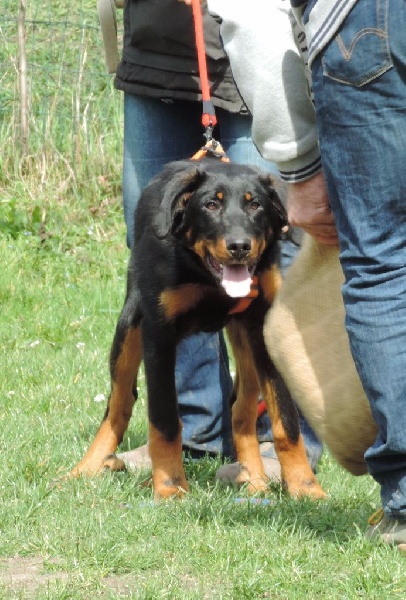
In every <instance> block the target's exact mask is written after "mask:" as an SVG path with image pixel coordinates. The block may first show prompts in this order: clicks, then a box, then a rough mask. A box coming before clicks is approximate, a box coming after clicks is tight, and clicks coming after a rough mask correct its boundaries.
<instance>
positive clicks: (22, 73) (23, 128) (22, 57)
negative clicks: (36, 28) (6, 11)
mask: <svg viewBox="0 0 406 600" xmlns="http://www.w3.org/2000/svg"><path fill="white" fill-rule="evenodd" d="M25 6H26V5H25V0H20V8H19V11H18V19H17V33H18V54H19V57H18V71H19V83H20V141H21V148H22V152H23V154H27V152H28V135H29V131H28V103H27V58H26V51H25Z"/></svg>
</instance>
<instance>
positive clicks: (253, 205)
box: [249, 200, 261, 210]
mask: <svg viewBox="0 0 406 600" xmlns="http://www.w3.org/2000/svg"><path fill="white" fill-rule="evenodd" d="M249 207H250V210H258V208H260V207H261V205H260V203H259V202H257V201H256V200H252V201H251V202H250V203H249Z"/></svg>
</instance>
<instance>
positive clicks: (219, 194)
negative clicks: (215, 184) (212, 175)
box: [216, 192, 224, 200]
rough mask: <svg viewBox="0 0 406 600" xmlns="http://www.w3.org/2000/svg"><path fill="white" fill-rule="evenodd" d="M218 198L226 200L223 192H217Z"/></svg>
mask: <svg viewBox="0 0 406 600" xmlns="http://www.w3.org/2000/svg"><path fill="white" fill-rule="evenodd" d="M216 198H217V200H224V194H223V192H216Z"/></svg>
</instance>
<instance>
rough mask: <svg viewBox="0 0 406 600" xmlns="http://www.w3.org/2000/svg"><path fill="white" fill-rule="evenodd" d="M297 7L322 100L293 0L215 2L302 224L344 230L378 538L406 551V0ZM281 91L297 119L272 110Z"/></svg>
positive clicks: (260, 137) (300, 3)
mask: <svg viewBox="0 0 406 600" xmlns="http://www.w3.org/2000/svg"><path fill="white" fill-rule="evenodd" d="M291 5H292V8H293V10H294V14H295V16H296V21H292V24H293V30H295V28H296V29H297V26H298V23H299V24H300V27H301V31H300V32H299V38H298V42H299V45H301V47H302V48H303V49H304V50H305V51H307V50H308V66H309V68H310V71H311V80H312V91H313V97H314V108H313V104H312V102H311V99H310V94H309V92H308V88H307V85H306V79H307V78H306V74H305V71H306V69H305V65H304V63H302V71H301V73H300V72H299V71H296V72H295V70H294V69H291V68H288V63H289V61H290V60H291V47H292V46H291V41H292V28H290V33H288V28H286V29H285V28H284V27H283V26H282V27H279V29H278V30H277V31H272V26H273V24H274V23H275V22H276V20H277V19H278V18H281V19H282V21H283V20H284V22H285V23H287V22H289V19H291V17H292V14H293V13H292V14H289V12H290V11H289V3H288V2H286V1H284V0H275V2H273V3H267V2H265V0H252V2H250V3H249V4H248V3H247V2H246V0H235V1H234V2H233V3H232V7H231V6H230V5H229V3H228V2H225V1H224V0H209V8H210V10H212V11H213V12H214V13H215V14H217V15H220V17H221V18H222V28H221V33H222V38H223V42H224V47H225V49H226V50H227V53H228V55H229V57H230V61H231V66H232V68H233V73H234V76H235V78H236V81H237V84H238V86H239V89H240V91H241V94H242V96H243V97H244V100H245V101H246V102H247V105H248V106H249V107H250V108H251V112H252V117H253V132H257V135H254V140H255V143H256V144H257V145H258V147H259V148H260V150H261V152H264V150H266V149H268V150H269V149H270V148H272V149H273V151H271V152H268V154H267V157H268V158H269V159H270V160H274V161H275V162H276V163H277V165H278V169H279V171H280V173H281V175H282V176H283V178H284V179H285V180H286V181H288V182H289V190H288V218H289V221H290V223H291V224H292V225H296V226H299V227H302V228H303V229H305V231H307V232H308V233H309V234H311V235H313V236H314V237H315V238H316V239H318V240H319V241H320V242H324V243H326V244H337V242H339V246H340V261H341V265H342V268H343V271H344V275H345V283H344V286H343V299H344V305H345V311H346V328H347V332H348V336H349V340H350V346H351V351H352V355H353V358H354V362H355V365H356V368H357V370H358V373H359V376H360V379H361V381H362V384H363V387H364V389H365V392H366V395H367V397H368V400H369V403H370V406H371V411H372V414H373V416H374V419H375V421H376V424H377V426H378V434H377V437H376V440H375V442H374V444H373V445H372V446H371V447H370V448H369V449H368V450H367V452H366V453H365V460H366V463H367V466H368V470H369V473H370V474H371V475H372V477H373V478H374V479H375V480H376V481H377V482H378V483H379V485H380V490H381V503H382V509H380V510H379V511H378V514H377V515H374V516H373V518H371V521H370V528H369V530H368V536H369V537H370V538H377V539H379V540H381V541H382V542H384V543H386V544H391V545H395V546H397V547H398V548H399V550H401V551H406V169H405V164H406V35H405V32H406V10H405V9H406V7H405V3H404V0H373V1H372V0H342V1H341V2H336V1H335V0H310V1H307V0H292V1H291ZM278 12H279V16H278V14H277V13H278ZM283 15H285V18H284V17H283ZM247 25H248V27H247ZM303 32H304V33H305V37H304V33H303ZM285 33H286V35H285ZM264 57H265V58H264ZM271 57H272V58H273V60H272V61H271ZM265 61H268V62H265ZM268 64H271V65H272V66H271V67H270V68H267V65H268ZM248 65H249V77H247V75H246V70H247V67H248ZM244 70H245V71H244ZM275 78H276V79H277V81H275ZM280 90H282V93H279V91H280ZM269 103H271V105H272V108H273V111H276V112H277V113H278V114H280V115H281V114H282V115H286V119H285V121H283V119H282V120H280V121H279V122H275V120H274V119H272V115H271V113H270V111H269ZM312 112H313V116H312V115H311V113H312ZM258 123H259V124H261V128H259V127H258ZM287 131H288V132H289V135H288V136H287V137H286V132H287ZM299 132H300V133H301V136H300V138H298V137H297V135H298V133H299ZM281 136H282V137H283V136H285V137H284V138H283V139H284V140H285V141H286V145H287V146H289V147H290V148H292V147H293V148H295V152H294V154H293V155H289V160H288V161H287V160H286V157H287V154H286V153H285V154H283V152H281V147H280V146H278V144H275V143H274V142H275V140H280V139H281ZM303 140H306V143H304V144H301V143H300V142H301V141H303ZM320 158H321V160H320Z"/></svg>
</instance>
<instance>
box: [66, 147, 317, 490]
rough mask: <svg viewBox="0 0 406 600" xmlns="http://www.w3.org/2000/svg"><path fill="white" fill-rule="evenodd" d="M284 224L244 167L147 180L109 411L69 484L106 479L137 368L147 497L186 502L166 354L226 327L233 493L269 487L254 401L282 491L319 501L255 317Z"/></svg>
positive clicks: (190, 169) (183, 171) (170, 359)
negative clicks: (230, 359)
mask: <svg viewBox="0 0 406 600" xmlns="http://www.w3.org/2000/svg"><path fill="white" fill-rule="evenodd" d="M286 225H287V223H286V213H285V210H284V208H283V206H282V204H281V202H280V200H279V198H278V195H277V194H276V192H275V190H274V189H273V187H272V183H271V179H270V178H269V176H268V175H266V174H264V173H261V172H259V171H258V170H256V169H254V168H250V167H247V166H243V165H237V164H228V163H223V162H221V161H219V160H217V159H214V158H211V159H206V160H204V161H202V162H195V161H193V160H188V161H181V162H175V163H170V164H169V165H167V166H166V168H165V169H164V170H163V171H162V173H161V174H159V175H158V176H157V177H155V179H153V180H152V182H151V183H150V184H149V185H148V186H147V188H146V189H145V190H144V192H143V194H142V197H141V199H140V202H139V205H138V208H137V212H136V217H135V243H134V247H133V250H132V254H131V259H130V264H129V270H128V287H127V295H126V299H125V304H124V307H123V310H122V312H121V315H120V318H119V321H118V324H117V328H116V333H115V337H114V341H113V345H112V349H111V356H110V367H111V394H110V399H109V402H108V406H107V411H106V414H105V417H104V420H103V422H102V424H101V426H100V428H99V430H98V432H97V435H96V437H95V439H94V441H93V443H92V445H91V447H90V448H89V450H88V452H87V454H86V455H85V457H84V458H83V459H82V461H81V462H80V463H79V464H78V465H77V466H76V467H75V468H74V470H73V471H72V474H73V475H77V474H80V473H88V474H92V473H96V472H98V471H100V470H101V469H103V468H104V467H105V466H109V465H110V466H111V465H113V468H114V463H115V461H114V460H113V461H112V460H111V458H110V459H107V460H106V458H107V457H108V456H109V455H111V454H112V453H114V452H115V450H116V448H117V446H118V444H120V442H121V440H122V438H123V434H124V432H125V431H126V429H127V426H128V422H129V420H130V417H131V413H132V408H133V405H134V401H135V397H136V382H137V372H138V369H139V366H140V363H141V360H142V359H143V360H144V365H145V373H146V381H147V392H148V418H149V451H150V455H151V459H152V466H153V483H154V492H155V497H156V498H166V497H169V496H174V495H178V494H182V493H183V492H184V491H186V490H187V489H188V483H187V481H186V477H185V472H184V469H183V464H182V438H181V429H182V425H181V423H180V420H179V414H178V406H177V398H176V390H175V356H176V345H177V343H178V341H179V340H180V339H181V338H182V337H184V336H187V335H189V334H191V333H195V332H199V331H217V330H219V329H221V328H222V327H224V326H226V327H227V333H228V336H229V340H230V343H231V345H232V348H233V352H234V356H235V361H236V380H235V390H234V396H235V402H234V404H233V409H232V425H233V436H234V442H235V447H236V452H237V458H238V461H239V462H240V463H241V465H243V467H244V469H243V470H242V473H241V477H240V479H241V482H244V481H247V482H249V488H250V490H251V491H258V490H265V489H266V487H267V482H266V475H265V473H264V470H263V466H262V462H261V458H260V454H259V447H258V442H257V438H256V418H257V399H258V394H259V392H260V391H261V393H262V397H263V398H264V400H265V402H266V405H267V409H268V412H269V415H270V418H271V421H272V426H273V434H274V438H275V448H276V451H277V454H278V458H279V461H280V463H281V467H282V478H283V482H284V485H285V486H286V488H287V490H288V492H289V493H290V494H291V495H293V496H296V495H310V496H313V497H323V496H324V492H323V490H322V489H321V487H320V485H319V484H318V482H317V480H316V478H315V476H314V474H313V472H312V470H311V468H310V466H309V464H308V462H307V458H306V453H305V448H304V444H303V440H302V436H301V434H300V430H299V425H298V418H297V414H296V408H295V405H294V403H293V402H292V399H291V397H290V395H289V393H288V392H287V390H286V388H285V386H284V384H283V382H282V380H281V378H280V377H279V375H278V373H277V371H276V369H275V367H274V365H273V364H272V362H271V360H270V358H269V356H268V353H267V351H266V348H265V343H264V337H263V326H264V317H265V314H266V312H267V310H268V308H269V306H270V305H271V304H272V301H273V298H274V295H275V293H276V291H277V289H278V287H279V284H280V274H279V271H278V268H277V266H276V260H277V253H278V245H277V241H278V239H279V238H280V234H281V230H282V228H284V227H285V226H286ZM241 299H243V300H241ZM242 309H243V310H242ZM116 460H117V462H118V459H116Z"/></svg>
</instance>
